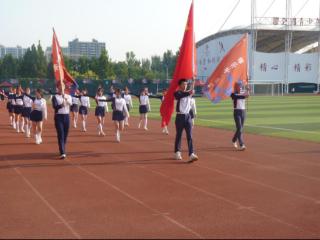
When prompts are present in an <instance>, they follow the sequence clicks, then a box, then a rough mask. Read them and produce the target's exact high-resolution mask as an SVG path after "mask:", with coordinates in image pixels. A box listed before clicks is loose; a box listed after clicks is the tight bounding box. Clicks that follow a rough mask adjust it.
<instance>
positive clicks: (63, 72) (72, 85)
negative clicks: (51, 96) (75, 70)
mask: <svg viewBox="0 0 320 240" xmlns="http://www.w3.org/2000/svg"><path fill="white" fill-rule="evenodd" d="M52 63H53V71H54V76H55V79H56V86H58V85H60V84H61V83H62V82H63V83H64V84H65V93H67V94H73V93H74V92H75V91H76V89H77V88H78V84H77V82H76V81H75V80H74V79H73V78H72V76H71V75H70V74H69V72H68V71H67V69H66V67H65V64H64V60H63V54H62V50H61V47H60V45H59V41H58V38H57V36H56V33H55V31H54V30H53V39H52Z"/></svg>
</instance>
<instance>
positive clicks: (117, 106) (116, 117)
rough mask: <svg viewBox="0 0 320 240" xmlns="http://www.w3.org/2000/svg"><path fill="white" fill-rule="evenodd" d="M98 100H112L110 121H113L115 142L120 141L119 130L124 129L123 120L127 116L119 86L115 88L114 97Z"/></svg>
mask: <svg viewBox="0 0 320 240" xmlns="http://www.w3.org/2000/svg"><path fill="white" fill-rule="evenodd" d="M99 101H100V102H112V106H113V109H112V110H113V112H112V121H113V122H114V127H115V135H116V140H117V142H120V131H123V129H124V120H125V118H126V117H129V112H128V109H127V105H126V101H125V100H124V98H122V97H121V91H120V89H119V88H117V89H116V90H115V97H112V98H109V99H107V100H104V99H101V100H99Z"/></svg>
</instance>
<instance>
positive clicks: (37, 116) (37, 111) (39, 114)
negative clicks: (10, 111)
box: [30, 89, 47, 144]
mask: <svg viewBox="0 0 320 240" xmlns="http://www.w3.org/2000/svg"><path fill="white" fill-rule="evenodd" d="M30 120H31V121H32V130H33V134H34V137H35V141H36V144H41V143H42V129H43V120H47V103H46V100H45V99H44V98H43V97H42V92H41V90H40V89H37V91H36V98H35V99H34V101H33V107H32V111H31V114H30Z"/></svg>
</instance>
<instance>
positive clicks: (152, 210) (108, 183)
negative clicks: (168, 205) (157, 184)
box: [67, 157, 204, 239]
mask: <svg viewBox="0 0 320 240" xmlns="http://www.w3.org/2000/svg"><path fill="white" fill-rule="evenodd" d="M116 158H117V157H116ZM118 159H119V158H118ZM119 160H121V159H119ZM67 161H68V162H69V163H70V164H71V165H73V166H75V167H77V168H78V169H80V170H81V171H83V172H85V173H86V174H87V175H89V176H91V177H93V178H95V179H96V180H98V181H99V182H101V183H102V184H104V185H107V186H108V187H111V188H112V189H114V190H115V191H117V192H119V193H121V194H122V195H124V196H126V197H127V198H129V199H131V200H132V201H134V202H136V203H138V204H140V205H142V206H143V207H144V208H146V209H148V210H150V211H151V212H153V214H156V215H160V216H162V217H163V218H165V219H166V220H168V221H169V222H171V223H173V224H174V225H176V226H178V227H180V228H181V229H184V230H185V231H187V232H189V233H191V234H192V235H193V236H194V237H196V238H200V239H204V237H203V236H201V235H200V234H199V233H197V232H195V231H194V230H192V229H191V228H189V227H187V226H185V225H184V224H182V223H180V222H178V221H177V220H175V219H173V218H172V217H170V216H168V214H167V213H164V214H163V213H161V212H160V211H158V210H157V209H155V208H153V207H151V206H149V205H147V204H146V203H144V202H143V201H141V200H139V199H138V198H136V197H134V196H132V195H131V194H129V193H128V192H126V191H124V190H122V189H120V188H119V187H117V186H115V185H114V184H112V183H110V182H108V181H107V180H106V179H103V178H102V177H99V176H98V175H97V174H95V173H93V172H91V171H89V170H87V169H85V168H83V167H81V166H79V165H77V164H74V163H72V162H70V161H69V160H67Z"/></svg>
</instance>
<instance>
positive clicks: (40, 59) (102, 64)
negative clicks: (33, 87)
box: [0, 43, 178, 81]
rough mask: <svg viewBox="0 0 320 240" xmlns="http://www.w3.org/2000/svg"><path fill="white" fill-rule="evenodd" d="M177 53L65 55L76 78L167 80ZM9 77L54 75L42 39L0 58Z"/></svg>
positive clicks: (0, 69) (1, 75)
mask: <svg viewBox="0 0 320 240" xmlns="http://www.w3.org/2000/svg"><path fill="white" fill-rule="evenodd" d="M177 54H178V52H177V53H175V54H174V53H173V52H172V51H170V50H168V51H166V52H165V53H164V54H163V56H152V57H151V59H141V60H139V59H137V57H136V55H135V54H134V53H133V52H127V53H126V60H125V61H119V62H116V61H112V60H111V58H110V57H109V55H108V52H107V51H103V52H102V53H101V56H100V57H99V58H92V59H88V58H85V57H81V58H79V59H78V60H73V59H69V58H67V57H65V64H66V67H67V69H68V70H69V72H70V73H71V75H72V76H73V77H74V78H76V79H96V80H114V79H116V80H120V81H123V80H128V79H130V78H132V79H135V80H141V79H148V80H154V79H160V80H164V79H170V78H171V77H172V75H173V72H174V69H175V64H176V58H177ZM9 78H48V79H53V78H54V76H53V67H52V62H47V59H46V57H45V54H44V51H43V49H42V47H41V44H40V43H39V44H38V45H37V46H35V45H32V46H31V47H30V48H28V49H27V52H26V54H25V55H24V57H23V58H21V59H15V58H13V57H12V56H11V55H6V56H5V57H4V58H3V59H0V79H9Z"/></svg>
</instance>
